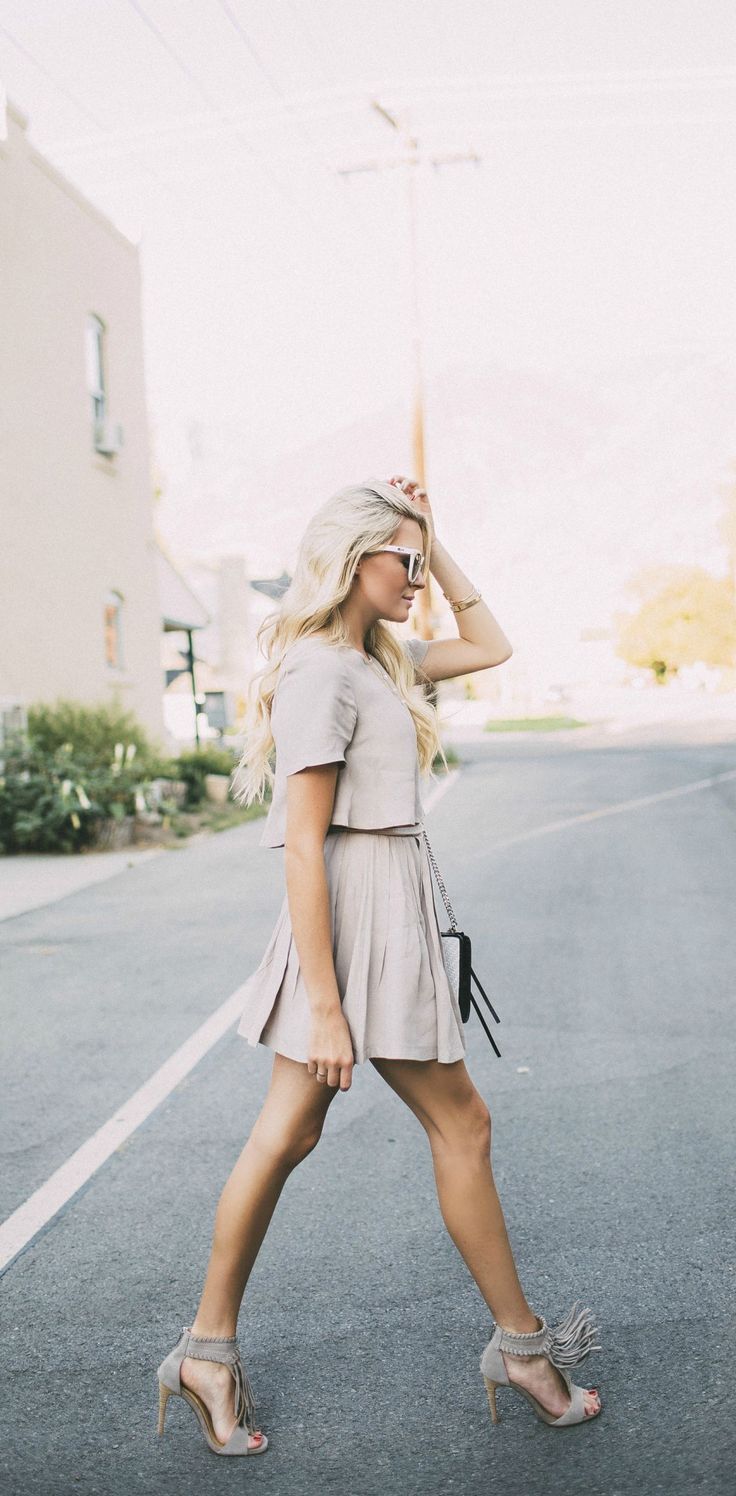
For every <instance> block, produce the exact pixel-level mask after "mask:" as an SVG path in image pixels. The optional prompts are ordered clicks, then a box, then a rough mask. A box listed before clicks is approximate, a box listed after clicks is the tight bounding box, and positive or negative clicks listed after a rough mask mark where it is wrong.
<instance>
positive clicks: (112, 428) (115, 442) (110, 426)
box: [95, 421, 123, 457]
mask: <svg viewBox="0 0 736 1496" xmlns="http://www.w3.org/2000/svg"><path fill="white" fill-rule="evenodd" d="M122 445H123V428H122V426H117V425H115V424H114V423H113V422H112V421H100V422H99V423H98V425H97V426H96V427H95V451H97V452H102V454H103V456H105V457H112V456H113V455H114V453H115V452H119V451H120V448H121V447H122Z"/></svg>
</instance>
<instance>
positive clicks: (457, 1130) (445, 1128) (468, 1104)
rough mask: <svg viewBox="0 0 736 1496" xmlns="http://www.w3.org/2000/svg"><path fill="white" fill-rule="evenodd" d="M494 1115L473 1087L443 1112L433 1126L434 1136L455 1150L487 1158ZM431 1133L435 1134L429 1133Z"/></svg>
mask: <svg viewBox="0 0 736 1496" xmlns="http://www.w3.org/2000/svg"><path fill="white" fill-rule="evenodd" d="M492 1125H493V1124H492V1119H491V1114H490V1112H489V1110H488V1107H487V1106H486V1103H485V1101H484V1100H483V1097H482V1096H481V1095H480V1093H479V1092H478V1091H476V1090H475V1089H474V1088H472V1089H471V1090H470V1091H469V1092H468V1094H467V1096H464V1097H463V1099H462V1101H461V1103H460V1104H459V1105H455V1106H452V1107H451V1108H448V1109H446V1110H445V1112H444V1114H442V1115H440V1116H439V1117H438V1118H437V1119H436V1121H435V1126H434V1127H433V1129H432V1132H433V1134H434V1139H435V1140H436V1141H437V1142H438V1143H439V1145H440V1146H442V1145H443V1144H444V1145H445V1146H446V1147H449V1148H452V1149H458V1148H459V1149H461V1150H462V1152H463V1153H466V1154H467V1153H472V1154H475V1155H480V1156H481V1157H488V1156H489V1155H490V1152H491V1135H492ZM430 1136H432V1135H430Z"/></svg>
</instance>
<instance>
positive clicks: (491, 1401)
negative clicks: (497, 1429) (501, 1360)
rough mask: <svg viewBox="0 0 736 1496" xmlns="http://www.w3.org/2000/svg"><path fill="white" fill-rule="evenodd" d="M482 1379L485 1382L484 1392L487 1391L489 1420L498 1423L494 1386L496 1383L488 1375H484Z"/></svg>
mask: <svg viewBox="0 0 736 1496" xmlns="http://www.w3.org/2000/svg"><path fill="white" fill-rule="evenodd" d="M483 1381H484V1382H485V1384H486V1392H487V1393H488V1406H489V1408H490V1410H491V1422H492V1423H498V1408H497V1407H496V1387H497V1385H498V1383H497V1382H492V1381H491V1379H490V1377H484V1378H483Z"/></svg>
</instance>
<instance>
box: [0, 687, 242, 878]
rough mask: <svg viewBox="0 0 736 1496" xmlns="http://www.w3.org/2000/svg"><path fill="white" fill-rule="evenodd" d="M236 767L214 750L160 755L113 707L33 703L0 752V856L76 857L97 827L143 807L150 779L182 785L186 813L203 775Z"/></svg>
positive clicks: (198, 797)
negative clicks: (19, 730) (23, 726)
mask: <svg viewBox="0 0 736 1496" xmlns="http://www.w3.org/2000/svg"><path fill="white" fill-rule="evenodd" d="M236 763H237V755H236V754H235V753H234V752H233V751H232V750H230V749H227V748H220V747H214V746H203V747H201V748H199V749H192V750H190V751H187V752H184V753H182V754H180V755H179V756H178V757H176V758H171V757H166V756H164V755H163V754H161V753H160V752H159V750H158V749H157V748H156V747H155V746H154V745H153V744H152V743H151V742H150V740H149V738H148V736H147V734H146V732H145V729H144V728H143V727H142V726H141V724H140V723H139V722H138V721H137V719H136V717H135V716H134V715H133V713H132V712H128V711H124V710H122V708H120V707H118V706H114V705H102V706H91V707H90V706H84V705H82V704H81V703H79V702H74V701H64V700H62V701H57V702H56V703H54V704H53V705H43V704H37V705H35V706H32V707H30V708H29V711H28V730H27V733H25V734H16V735H15V736H14V737H13V738H12V739H11V740H10V741H8V742H7V743H6V744H5V746H4V747H3V748H1V749H0V853H6V854H8V853H16V852H79V851H81V850H83V848H85V847H89V846H93V845H94V844H95V842H96V841H97V839H98V834H99V830H100V823H101V822H103V821H109V820H110V819H113V820H122V819H123V817H124V816H132V815H135V813H136V811H139V810H144V809H145V808H147V807H148V808H150V807H151V806H152V798H150V797H151V791H150V782H151V780H153V779H174V780H184V781H185V783H186V785H187V802H186V804H187V808H191V807H193V806H197V805H199V804H200V803H201V801H202V800H203V799H204V780H205V775H206V774H227V775H230V774H232V772H233V770H234V768H235V766H236ZM172 804H173V802H172Z"/></svg>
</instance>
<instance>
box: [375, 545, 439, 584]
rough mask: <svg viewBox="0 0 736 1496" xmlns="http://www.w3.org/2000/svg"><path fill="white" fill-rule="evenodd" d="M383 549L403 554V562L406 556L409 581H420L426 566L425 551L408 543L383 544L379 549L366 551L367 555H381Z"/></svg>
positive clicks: (399, 554) (398, 554)
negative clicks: (417, 549)
mask: <svg viewBox="0 0 736 1496" xmlns="http://www.w3.org/2000/svg"><path fill="white" fill-rule="evenodd" d="M382 551H395V552H396V554H397V556H401V559H402V562H403V561H404V557H405V556H406V558H407V559H406V562H405V563H404V564H405V565H406V576H407V581H409V582H418V581H419V578H420V576H421V574H422V569H423V567H424V552H423V551H416V550H414V548H413V546H407V545H382V546H379V548H378V550H377V551H366V552H365V554H366V555H367V556H380V555H381V552H382Z"/></svg>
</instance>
